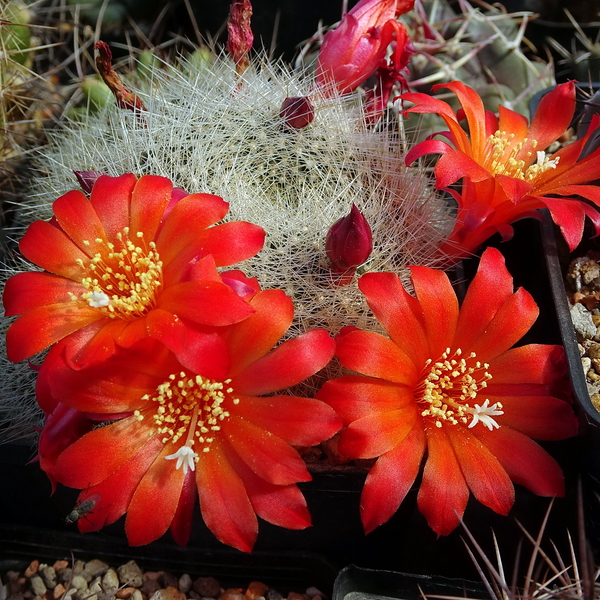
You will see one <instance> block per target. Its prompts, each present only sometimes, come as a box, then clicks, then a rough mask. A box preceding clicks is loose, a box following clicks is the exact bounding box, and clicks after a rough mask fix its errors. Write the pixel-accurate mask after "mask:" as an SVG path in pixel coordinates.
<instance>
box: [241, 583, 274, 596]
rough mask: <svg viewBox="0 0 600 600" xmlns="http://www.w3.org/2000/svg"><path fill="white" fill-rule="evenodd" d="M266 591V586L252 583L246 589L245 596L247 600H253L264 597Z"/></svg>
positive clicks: (267, 587)
mask: <svg viewBox="0 0 600 600" xmlns="http://www.w3.org/2000/svg"><path fill="white" fill-rule="evenodd" d="M268 589H269V586H268V585H265V584H264V583H262V582H260V581H252V582H251V583H250V585H249V586H248V588H247V589H246V593H245V596H246V598H248V600H255V598H260V597H261V596H264V595H265V593H266V591H267V590H268Z"/></svg>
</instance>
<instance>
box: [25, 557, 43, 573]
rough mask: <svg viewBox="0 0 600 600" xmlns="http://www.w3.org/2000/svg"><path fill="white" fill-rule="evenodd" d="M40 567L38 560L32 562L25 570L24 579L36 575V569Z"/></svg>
mask: <svg viewBox="0 0 600 600" xmlns="http://www.w3.org/2000/svg"><path fill="white" fill-rule="evenodd" d="M39 566H40V561H39V560H32V561H31V562H30V563H29V566H28V567H27V568H26V569H25V573H24V575H25V577H31V576H32V575H35V574H36V573H37V570H38V567H39Z"/></svg>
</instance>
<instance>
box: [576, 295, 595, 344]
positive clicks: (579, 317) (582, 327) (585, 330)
mask: <svg viewBox="0 0 600 600" xmlns="http://www.w3.org/2000/svg"><path fill="white" fill-rule="evenodd" d="M571 319H572V321H573V327H574V328H575V332H576V333H577V336H578V337H579V339H584V340H585V339H592V338H593V337H594V336H595V335H596V326H595V325H594V322H593V321H592V316H591V315H590V313H589V311H588V310H587V309H586V308H585V306H583V304H575V305H574V306H572V307H571Z"/></svg>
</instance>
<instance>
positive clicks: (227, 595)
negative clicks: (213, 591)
mask: <svg viewBox="0 0 600 600" xmlns="http://www.w3.org/2000/svg"><path fill="white" fill-rule="evenodd" d="M245 598H246V597H245V596H244V594H243V593H242V589H241V588H228V589H226V590H225V591H224V592H223V593H222V594H221V595H220V596H219V600H245Z"/></svg>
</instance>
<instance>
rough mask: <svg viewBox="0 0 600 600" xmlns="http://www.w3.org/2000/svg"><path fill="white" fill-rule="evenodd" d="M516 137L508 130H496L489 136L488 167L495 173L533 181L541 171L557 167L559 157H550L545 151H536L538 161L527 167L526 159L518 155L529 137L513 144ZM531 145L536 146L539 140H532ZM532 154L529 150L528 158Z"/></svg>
mask: <svg viewBox="0 0 600 600" xmlns="http://www.w3.org/2000/svg"><path fill="white" fill-rule="evenodd" d="M514 137H515V134H514V133H511V134H507V133H506V131H496V133H494V135H491V136H490V137H489V138H488V150H489V154H490V157H489V164H488V168H489V170H490V171H491V172H492V173H493V174H494V175H508V176H510V177H516V178H517V179H523V180H524V181H528V182H532V181H533V180H534V179H535V178H536V177H537V176H538V175H540V174H541V173H544V172H545V171H548V170H549V169H556V167H557V165H558V161H559V157H556V158H554V159H550V157H548V156H546V153H545V152H543V151H538V152H537V153H536V154H537V162H536V163H535V164H533V165H530V166H529V167H525V165H526V163H525V161H524V160H521V159H517V158H516V157H517V155H518V154H519V153H520V152H521V150H522V149H523V146H524V145H525V144H526V143H527V142H528V139H527V138H525V139H524V140H523V141H522V142H519V143H518V144H516V145H514V146H513V145H512V144H511V142H512V139H513V138H514ZM531 146H532V148H535V147H536V146H537V140H532V141H531ZM531 154H532V153H531V152H528V153H527V158H529V157H530V156H531Z"/></svg>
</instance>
